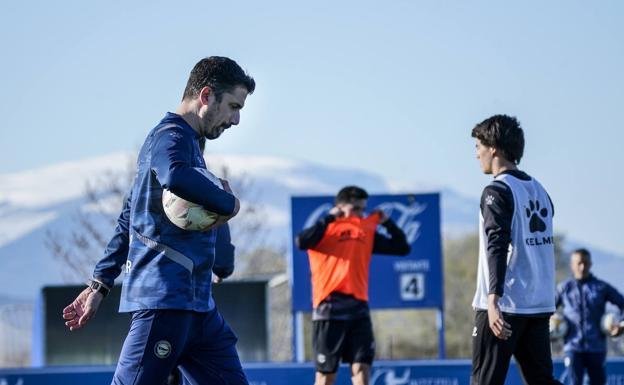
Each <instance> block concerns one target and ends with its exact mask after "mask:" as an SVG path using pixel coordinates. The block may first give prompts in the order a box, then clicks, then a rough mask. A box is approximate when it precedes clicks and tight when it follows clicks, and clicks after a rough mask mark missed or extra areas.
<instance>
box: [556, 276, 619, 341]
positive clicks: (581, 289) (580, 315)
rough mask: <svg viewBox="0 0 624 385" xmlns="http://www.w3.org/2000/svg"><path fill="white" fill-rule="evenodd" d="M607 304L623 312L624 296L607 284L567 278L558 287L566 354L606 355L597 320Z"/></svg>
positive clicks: (557, 302)
mask: <svg viewBox="0 0 624 385" xmlns="http://www.w3.org/2000/svg"><path fill="white" fill-rule="evenodd" d="M607 302H611V303H612V304H614V305H616V306H618V307H619V308H620V311H621V312H624V297H623V296H622V294H620V293H619V292H618V291H617V290H615V289H614V288H613V287H612V286H611V285H609V284H608V283H606V282H604V281H602V280H600V279H598V278H596V277H594V276H593V275H592V274H590V275H589V277H587V278H586V279H583V280H576V279H574V278H570V279H568V280H566V281H563V282H562V283H561V284H559V286H558V287H557V299H556V306H557V307H559V306H563V316H564V317H565V319H566V321H567V322H568V332H567V333H566V335H565V337H564V343H565V345H564V351H566V352H587V353H602V352H606V350H607V344H606V335H605V334H604V333H603V332H602V329H601V327H600V321H601V319H602V316H603V315H604V314H605V310H606V309H605V308H606V304H607Z"/></svg>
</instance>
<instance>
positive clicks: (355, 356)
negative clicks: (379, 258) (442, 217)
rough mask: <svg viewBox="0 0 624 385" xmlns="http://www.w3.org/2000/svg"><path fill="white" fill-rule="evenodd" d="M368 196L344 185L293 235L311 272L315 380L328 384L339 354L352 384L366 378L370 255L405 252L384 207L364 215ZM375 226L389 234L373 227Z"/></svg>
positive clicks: (370, 347) (371, 345) (363, 384)
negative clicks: (326, 209)
mask: <svg viewBox="0 0 624 385" xmlns="http://www.w3.org/2000/svg"><path fill="white" fill-rule="evenodd" d="M367 199H368V193H367V192H366V191H365V190H364V189H362V188H360V187H357V186H347V187H344V188H343V189H341V190H340V192H338V195H337V196H336V205H335V207H333V208H332V209H331V210H330V211H329V213H328V214H327V215H326V216H325V217H323V218H321V219H320V220H319V221H318V222H316V223H315V224H314V225H313V226H311V227H309V228H307V229H304V230H303V231H301V232H300V233H299V234H298V235H297V238H296V242H297V246H298V247H299V248H300V249H302V250H308V256H309V259H310V270H311V272H312V306H313V312H312V329H313V331H312V333H313V337H312V346H313V350H314V356H315V361H316V379H315V385H331V384H333V383H334V381H335V380H336V372H337V370H338V365H339V363H340V360H341V359H342V361H343V362H347V363H349V364H350V365H351V376H352V377H351V380H352V382H353V384H354V385H367V384H368V383H369V375H370V367H371V364H372V362H373V358H374V356H375V339H374V336H373V326H372V323H371V319H370V311H369V307H368V278H369V265H370V261H371V256H372V254H373V253H375V254H390V255H407V254H409V252H410V246H409V244H408V243H407V240H406V237H405V234H404V233H403V231H402V230H401V229H400V228H399V227H398V226H397V225H396V224H395V223H394V222H393V221H392V220H391V219H390V218H389V217H388V216H387V215H386V214H385V213H384V212H383V211H374V212H373V213H372V214H371V215H369V216H365V215H364V213H365V210H366V204H367ZM378 225H381V226H383V227H385V229H386V230H387V234H389V237H386V236H384V235H381V234H379V233H377V232H376V229H377V226H378Z"/></svg>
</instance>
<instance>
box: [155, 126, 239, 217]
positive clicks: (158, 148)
mask: <svg viewBox="0 0 624 385" xmlns="http://www.w3.org/2000/svg"><path fill="white" fill-rule="evenodd" d="M178 129H179V128H177V127H170V128H166V129H162V130H161V131H159V132H158V133H156V134H155V135H156V137H155V138H154V141H153V146H152V148H151V164H150V166H151V170H152V172H154V173H155V175H156V178H158V181H159V182H160V184H161V185H162V187H163V188H166V189H168V190H169V191H171V192H172V193H174V194H175V195H177V196H179V197H180V198H182V199H185V200H187V201H189V202H194V203H197V204H200V205H202V206H203V207H204V208H206V210H208V211H211V212H214V213H217V214H219V215H222V216H226V217H230V216H234V215H236V213H237V212H238V207H239V203H238V199H236V197H234V195H233V194H231V193H230V192H228V191H225V190H222V189H220V188H219V187H217V186H216V185H215V184H214V183H212V182H211V181H210V180H209V179H208V177H206V176H205V175H204V174H203V173H202V172H201V170H199V169H197V168H195V167H193V166H192V164H193V162H192V158H191V157H192V154H193V145H194V144H193V139H192V138H189V137H188V135H183V134H182V133H180V132H178V131H177V130H178Z"/></svg>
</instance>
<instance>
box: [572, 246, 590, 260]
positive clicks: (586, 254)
mask: <svg viewBox="0 0 624 385" xmlns="http://www.w3.org/2000/svg"><path fill="white" fill-rule="evenodd" d="M574 254H578V255H580V256H581V257H582V258H583V259H589V260H591V253H590V252H589V250H587V249H584V248H581V249H576V250H574V251H573V252H572V255H574Z"/></svg>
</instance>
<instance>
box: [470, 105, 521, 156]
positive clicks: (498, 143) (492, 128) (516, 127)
mask: <svg viewBox="0 0 624 385" xmlns="http://www.w3.org/2000/svg"><path fill="white" fill-rule="evenodd" d="M472 137H473V138H477V139H479V140H480V141H481V143H483V144H484V145H486V146H489V147H494V148H496V149H497V150H498V151H500V152H501V155H502V156H503V157H504V158H505V159H507V160H508V161H510V162H513V163H515V164H519V163H520V159H522V154H523V153H524V132H523V131H522V128H521V127H520V122H518V119H516V118H515V117H513V116H507V115H494V116H492V117H489V118H487V119H485V120H484V121H482V122H481V123H479V124H477V125H476V126H475V128H473V129H472Z"/></svg>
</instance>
